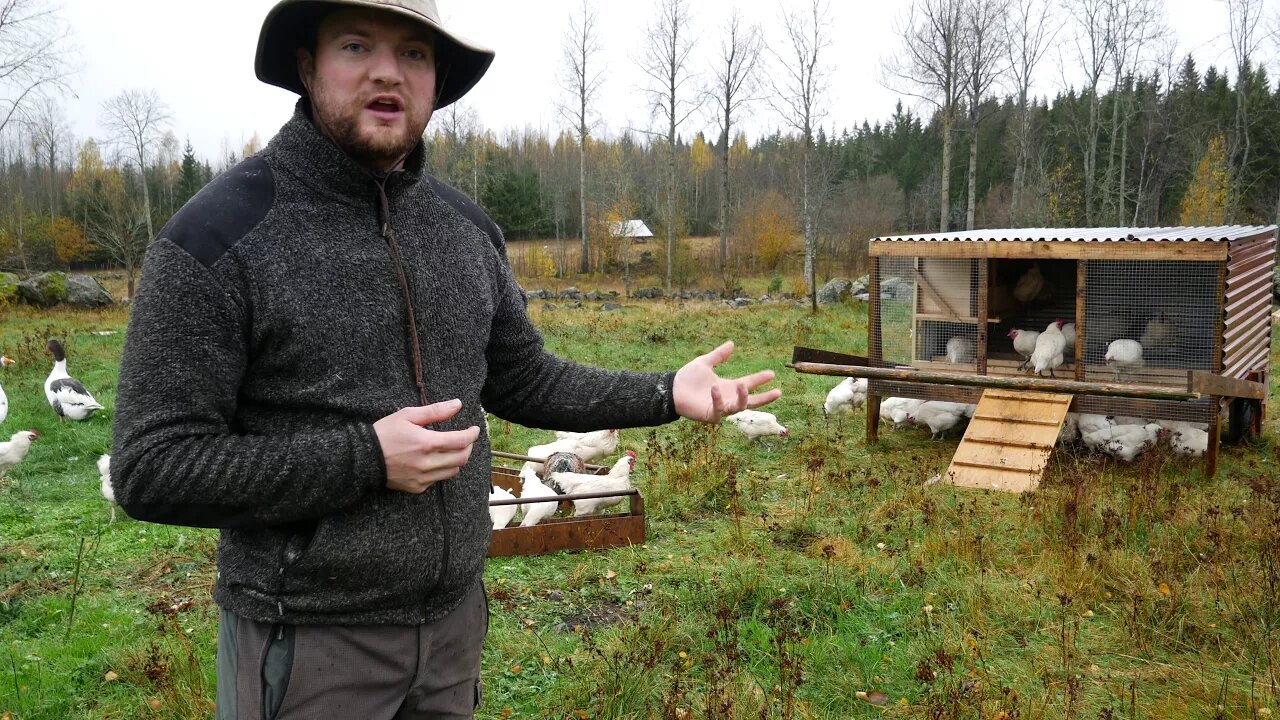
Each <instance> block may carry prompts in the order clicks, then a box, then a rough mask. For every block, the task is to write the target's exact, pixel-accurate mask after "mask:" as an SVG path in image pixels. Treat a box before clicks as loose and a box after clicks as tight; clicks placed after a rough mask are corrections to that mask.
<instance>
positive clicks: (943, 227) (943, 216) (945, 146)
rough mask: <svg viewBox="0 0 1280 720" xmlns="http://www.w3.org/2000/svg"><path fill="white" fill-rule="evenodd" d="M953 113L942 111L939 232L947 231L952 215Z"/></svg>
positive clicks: (946, 108)
mask: <svg viewBox="0 0 1280 720" xmlns="http://www.w3.org/2000/svg"><path fill="white" fill-rule="evenodd" d="M953 112H954V108H950V107H944V108H943V109H942V187H941V188H940V189H939V191H938V194H939V198H938V199H939V202H940V203H941V205H942V208H941V210H940V211H939V219H938V232H946V231H947V223H948V222H949V220H950V215H951V127H952V125H954V124H955V119H954V118H953V117H952V113H953Z"/></svg>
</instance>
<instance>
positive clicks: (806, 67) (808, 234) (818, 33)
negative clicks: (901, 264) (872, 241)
mask: <svg viewBox="0 0 1280 720" xmlns="http://www.w3.org/2000/svg"><path fill="white" fill-rule="evenodd" d="M827 11H828V6H827V4H826V3H825V2H824V1H823V0H809V2H808V3H807V7H805V8H804V10H803V12H787V13H784V14H783V16H782V28H783V31H784V32H785V33H786V35H787V37H786V42H787V47H785V48H783V50H782V51H778V50H776V49H775V50H774V51H773V54H774V55H775V56H776V57H777V58H778V62H779V64H780V65H781V66H782V71H781V72H779V73H777V74H775V75H774V76H773V77H772V79H771V80H770V82H771V84H772V85H773V93H772V94H771V96H770V100H769V102H770V104H772V105H773V106H774V110H775V111H776V112H777V113H778V114H779V115H781V116H782V117H783V119H784V120H785V121H786V122H787V124H788V125H790V126H791V127H793V128H795V129H796V130H797V131H798V132H799V133H800V141H801V143H803V146H802V147H801V158H802V162H801V179H800V188H801V191H800V211H801V215H802V216H803V222H804V279H805V282H806V283H808V285H809V302H810V307H811V309H812V311H813V312H817V311H818V289H817V287H816V280H817V278H816V276H815V264H816V263H815V262H814V260H815V256H816V255H817V236H816V229H815V227H814V216H815V215H816V213H817V209H818V208H817V207H816V205H817V204H816V203H815V202H814V200H815V198H813V197H811V192H810V191H811V188H810V185H811V184H812V178H811V177H810V169H811V168H810V166H811V165H812V155H813V133H814V129H815V128H816V127H817V125H818V123H819V122H821V120H822V118H823V116H825V115H826V108H824V107H823V106H822V97H823V95H824V94H825V93H826V89H827V80H828V79H829V77H830V75H831V69H830V67H828V66H827V65H824V64H823V62H822V60H823V56H822V53H823V51H824V50H826V49H827V48H828V47H830V46H831V37H830V32H831V20H830V18H829V16H828V14H827ZM783 53H785V55H784V54H783Z"/></svg>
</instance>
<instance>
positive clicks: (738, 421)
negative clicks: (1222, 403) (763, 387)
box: [725, 410, 789, 443]
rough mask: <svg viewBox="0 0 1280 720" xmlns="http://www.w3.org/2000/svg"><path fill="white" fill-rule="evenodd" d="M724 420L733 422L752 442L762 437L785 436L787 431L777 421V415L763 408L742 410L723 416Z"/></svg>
mask: <svg viewBox="0 0 1280 720" xmlns="http://www.w3.org/2000/svg"><path fill="white" fill-rule="evenodd" d="M725 420H728V421H729V422H731V423H733V424H734V427H736V428H738V430H740V431H741V432H742V434H743V435H746V436H747V440H749V441H751V442H753V443H754V442H755V441H756V440H759V439H760V438H763V437H786V436H787V435H788V433H789V431H788V430H787V429H786V428H785V427H783V426H782V424H781V423H779V422H778V418H777V416H775V415H774V414H773V413H767V412H764V411H763V410H743V411H742V412H738V413H734V414H732V415H727V416H725Z"/></svg>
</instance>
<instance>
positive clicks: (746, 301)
mask: <svg viewBox="0 0 1280 720" xmlns="http://www.w3.org/2000/svg"><path fill="white" fill-rule="evenodd" d="M753 302H754V301H753V300H752V299H751V298H749V297H740V298H734V299H733V306H734V307H740V308H744V307H746V306H748V305H751V304H752V303H753Z"/></svg>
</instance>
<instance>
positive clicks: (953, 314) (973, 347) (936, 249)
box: [829, 226, 1276, 472]
mask: <svg viewBox="0 0 1280 720" xmlns="http://www.w3.org/2000/svg"><path fill="white" fill-rule="evenodd" d="M868 255H869V257H870V260H871V273H870V288H869V306H870V307H869V311H870V318H869V323H868V327H869V338H868V357H867V358H865V361H866V365H868V366H869V367H870V368H893V369H894V370H892V371H890V370H879V371H876V370H871V371H870V372H868V373H866V375H867V376H868V377H869V378H870V381H869V393H868V395H869V396H868V403H867V404H868V408H869V410H868V412H869V419H871V420H876V419H878V418H877V416H878V410H877V408H878V405H879V401H880V399H881V398H883V397H888V396H898V397H910V398H918V399H924V400H948V401H954V402H964V403H976V402H978V400H979V399H980V398H981V397H982V395H983V387H992V382H993V381H990V380H987V379H988V378H1001V377H1007V378H1027V376H1028V373H1027V371H1026V370H1024V369H1021V366H1022V364H1023V360H1024V358H1023V357H1022V356H1021V355H1019V354H1018V353H1017V352H1015V349H1014V347H1013V341H1012V339H1011V338H1010V337H1009V331H1010V330H1013V329H1015V328H1016V329H1026V330H1033V331H1043V330H1044V329H1045V328H1046V327H1047V326H1048V325H1049V324H1050V323H1053V322H1055V321H1057V320H1062V321H1063V322H1064V323H1074V324H1075V331H1076V343H1075V348H1074V351H1070V352H1067V353H1065V354H1064V361H1063V363H1062V365H1061V366H1059V367H1058V368H1056V369H1055V371H1054V377H1055V378H1056V379H1057V380H1051V379H1048V378H1046V379H1045V381H1044V382H1043V383H1041V384H1042V385H1043V386H1044V387H1043V388H1039V389H1046V390H1049V391H1051V392H1056V391H1057V390H1056V389H1055V385H1056V386H1057V387H1060V388H1062V389H1063V392H1069V393H1070V396H1069V400H1070V410H1071V411H1072V412H1081V413H1096V414H1102V415H1126V416H1135V417H1143V418H1151V419H1163V420H1183V421H1188V422H1201V423H1208V424H1209V425H1210V448H1209V452H1208V453H1207V462H1208V463H1209V470H1210V472H1212V471H1213V469H1214V463H1215V462H1216V453H1217V441H1218V436H1219V431H1220V426H1219V423H1220V418H1221V417H1222V414H1223V413H1222V412H1221V410H1222V409H1223V408H1224V406H1225V407H1226V408H1229V425H1228V428H1229V431H1230V433H1229V436H1230V437H1232V438H1240V437H1243V436H1245V435H1248V434H1250V433H1253V432H1257V431H1258V430H1259V429H1260V428H1261V420H1262V416H1263V412H1264V409H1265V407H1264V403H1265V400H1266V382H1267V380H1268V372H1269V369H1268V360H1269V357H1270V349H1271V332H1272V329H1271V328H1272V317H1271V312H1272V293H1273V283H1274V276H1275V269H1276V227H1275V226H1225V227H1173V228H1092V229H1082V228H1068V229H1018V230H978V231H970V232H952V233H934V234H921V235H901V236H894V237H878V238H874V239H872V240H871V241H870V245H869V250H868ZM1119 339H1126V340H1134V341H1138V342H1140V343H1141V344H1142V346H1143V348H1142V349H1143V363H1142V366H1141V367H1140V368H1139V367H1127V368H1124V369H1123V370H1121V369H1119V368H1117V366H1116V365H1115V364H1114V363H1108V362H1107V353H1108V348H1109V347H1110V345H1111V343H1112V342H1113V341H1115V340H1119ZM829 374H838V373H829ZM846 374H857V373H856V372H850V373H846ZM957 374H961V375H964V376H967V377H968V378H970V379H972V381H973V382H975V383H977V384H976V385H966V384H962V383H956V382H955V381H952V382H951V383H948V382H947V381H946V378H948V377H950V378H956V377H958V375H957ZM1059 381H1061V382H1059ZM1015 382H1031V381H1026V380H1018V381H1015ZM1034 382H1036V383H1039V382H1040V381H1039V380H1038V379H1037V380H1035V381H1034ZM984 383H985V384H984ZM1162 388H1166V389H1168V390H1169V393H1168V394H1167V396H1168V397H1174V396H1176V397H1177V398H1178V399H1159V398H1161V397H1163V396H1162V394H1161V392H1160V389H1162ZM1126 395H1127V396H1126ZM867 431H868V434H869V436H870V438H871V439H874V438H875V433H876V427H875V422H869V423H868V428H867ZM1046 457H1047V451H1046Z"/></svg>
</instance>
